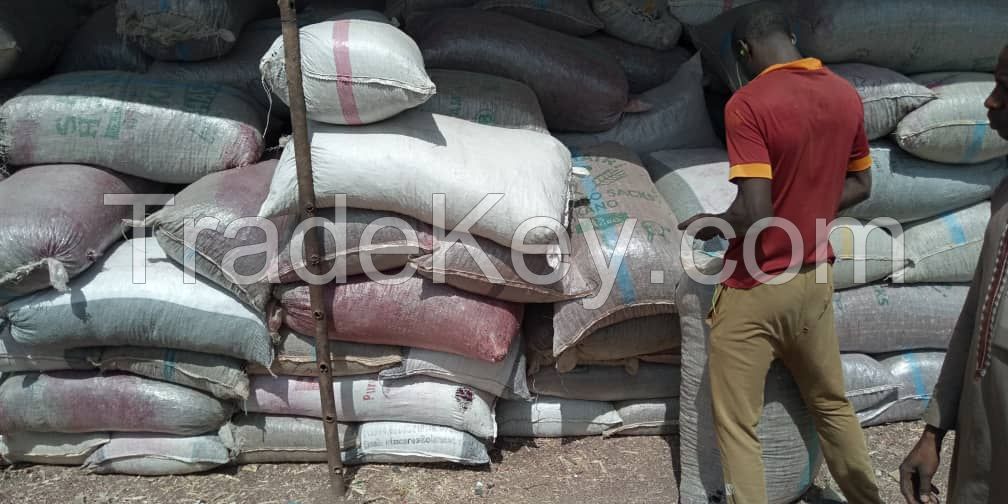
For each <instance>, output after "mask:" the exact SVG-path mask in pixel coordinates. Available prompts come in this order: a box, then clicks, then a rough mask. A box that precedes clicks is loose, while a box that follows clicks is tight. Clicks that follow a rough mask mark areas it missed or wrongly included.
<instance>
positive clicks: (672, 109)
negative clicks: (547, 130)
mask: <svg viewBox="0 0 1008 504" xmlns="http://www.w3.org/2000/svg"><path fill="white" fill-rule="evenodd" d="M637 101H638V102H640V103H644V104H646V105H647V107H646V108H647V110H646V111H645V112H640V113H635V114H626V115H624V116H623V118H622V119H621V120H620V121H619V123H618V124H616V125H615V126H614V127H613V128H612V129H610V130H608V131H605V132H602V133H594V134H576V133H572V134H557V138H559V139H560V140H561V141H562V142H564V143H565V144H566V145H568V146H571V147H577V148H586V147H590V146H592V145H595V144H598V143H602V142H615V143H618V144H621V145H623V146H625V147H627V148H629V149H631V150H632V151H634V152H636V153H637V155H639V156H642V157H643V156H646V155H647V154H649V153H652V152H655V151H661V150H667V149H688V148H699V147H716V146H718V145H720V142H719V141H718V139H717V137H716V136H714V127H713V126H711V122H710V117H709V116H708V114H707V106H706V102H705V101H704V94H703V67H702V66H701V65H700V56H699V55H696V56H693V58H691V59H690V60H689V61H687V62H686V63H684V64H683V65H682V66H680V67H679V70H678V71H677V72H676V74H675V77H673V78H672V80H670V81H668V82H666V83H665V84H662V85H661V86H658V87H657V88H654V89H652V90H650V91H648V92H646V93H644V94H643V95H641V96H640V97H638V98H637Z"/></svg>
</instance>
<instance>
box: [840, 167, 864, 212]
mask: <svg viewBox="0 0 1008 504" xmlns="http://www.w3.org/2000/svg"><path fill="white" fill-rule="evenodd" d="M871 184H872V179H871V170H861V171H853V172H852V171H848V172H847V178H846V179H845V180H844V188H843V194H842V195H841V196H840V208H839V209H838V211H841V212H842V211H844V210H846V209H848V208H850V207H852V206H854V205H857V204H858V203H861V202H862V201H864V200H866V199H868V198H869V197H870V196H871Z"/></svg>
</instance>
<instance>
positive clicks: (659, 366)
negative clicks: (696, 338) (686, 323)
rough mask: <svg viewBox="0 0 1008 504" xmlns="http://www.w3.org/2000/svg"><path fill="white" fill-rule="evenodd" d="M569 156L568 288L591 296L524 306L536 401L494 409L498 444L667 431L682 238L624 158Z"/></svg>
mask: <svg viewBox="0 0 1008 504" xmlns="http://www.w3.org/2000/svg"><path fill="white" fill-rule="evenodd" d="M578 154H579V155H578V156H576V157H575V158H574V165H575V174H576V175H575V179H576V183H577V188H576V192H575V193H574V196H573V199H574V201H575V211H574V219H575V221H574V222H573V223H572V226H571V227H572V229H573V230H574V233H573V236H572V247H571V265H572V269H573V270H574V271H575V272H576V273H577V275H576V276H571V278H574V279H578V278H580V279H581V280H583V281H587V282H588V283H589V284H590V285H594V286H596V288H595V289H593V293H592V294H591V295H589V297H585V298H582V299H573V300H564V301H559V302H557V303H555V304H553V305H532V306H529V307H527V310H528V311H527V314H526V320H525V325H524V327H525V333H526V335H527V337H528V355H529V362H530V378H529V389H530V391H531V392H532V393H533V394H534V395H535V400H534V401H533V402H531V403H530V402H522V401H502V402H501V403H500V405H499V408H498V422H499V425H500V429H501V435H504V436H591V435H598V434H645V433H646V434H658V433H670V432H674V431H675V427H676V425H677V424H678V413H677V408H678V396H679V367H678V363H679V359H680V349H679V337H678V333H679V322H678V319H677V318H676V315H675V314H676V308H675V301H674V296H675V286H676V284H677V283H678V281H679V278H680V277H681V275H682V269H681V266H680V264H679V257H678V253H676V252H675V250H676V248H675V247H677V246H678V243H679V241H680V239H681V235H680V233H679V232H678V231H677V230H676V222H675V220H674V218H673V217H672V212H671V210H670V209H669V208H668V206H667V205H666V204H665V202H664V201H663V200H662V198H661V196H660V195H659V194H658V191H657V190H656V188H655V187H654V184H653V183H652V182H651V181H650V179H649V178H648V175H647V172H646V171H645V170H644V168H643V167H642V166H641V163H640V161H639V160H638V159H637V156H636V155H635V154H634V153H633V152H632V151H630V150H628V149H627V148H625V147H622V146H619V145H616V144H602V145H599V146H595V147H592V148H589V149H588V150H586V151H584V152H578ZM631 226H632V227H631ZM614 261H616V262H614Z"/></svg>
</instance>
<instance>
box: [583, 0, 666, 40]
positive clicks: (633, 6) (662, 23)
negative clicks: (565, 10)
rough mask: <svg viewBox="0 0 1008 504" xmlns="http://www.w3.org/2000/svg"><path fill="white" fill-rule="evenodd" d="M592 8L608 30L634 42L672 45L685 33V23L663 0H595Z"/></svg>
mask: <svg viewBox="0 0 1008 504" xmlns="http://www.w3.org/2000/svg"><path fill="white" fill-rule="evenodd" d="M592 9H594V10H595V14H598V16H599V18H601V19H602V22H603V23H604V24H605V28H604V30H605V32H606V33H608V34H610V35H612V36H614V37H616V38H618V39H620V40H625V41H627V42H629V43H631V44H635V45H639V46H644V47H649V48H651V49H658V50H661V51H664V50H668V49H672V48H673V47H675V46H676V43H678V42H679V37H680V36H681V35H682V24H680V23H679V21H678V20H676V18H674V17H672V15H671V14H670V13H669V12H668V10H667V9H665V6H664V5H662V4H661V2H656V1H650V0H592Z"/></svg>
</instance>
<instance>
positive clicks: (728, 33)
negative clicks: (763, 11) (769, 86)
mask: <svg viewBox="0 0 1008 504" xmlns="http://www.w3.org/2000/svg"><path fill="white" fill-rule="evenodd" d="M685 1H689V0H685ZM701 1H704V2H707V0H701ZM715 1H716V0H715ZM793 1H800V0H781V1H777V2H773V1H759V2H757V1H754V0H740V1H737V2H735V3H736V4H738V7H735V8H730V6H728V8H725V6H724V3H723V2H720V1H718V2H717V3H718V4H719V6H718V7H717V9H718V10H721V9H723V11H724V12H723V13H720V14H715V16H716V17H714V16H711V17H712V19H707V20H703V21H700V22H690V21H686V20H683V19H682V18H679V19H680V21H683V22H684V23H686V24H687V25H689V28H688V32H689V38H690V41H691V42H692V43H693V46H694V47H696V48H697V50H698V51H699V52H700V54H701V55H703V64H704V67H705V68H706V69H707V70H708V71H709V72H710V73H711V74H712V75H714V76H716V77H717V78H718V79H719V80H720V81H721V82H722V83H724V84H725V85H727V86H728V88H729V89H731V90H737V89H738V88H740V87H742V86H743V85H745V84H746V83H747V82H749V78H748V76H747V75H746V72H745V69H744V67H743V66H742V65H741V64H740V63H739V62H738V60H737V59H736V57H735V49H734V47H733V46H732V31H733V30H734V29H735V26H736V24H738V23H739V22H740V20H742V19H745V18H746V17H747V16H749V15H750V14H751V13H753V12H754V11H756V10H758V9H760V8H761V6H763V5H764V4H767V3H776V4H778V5H780V6H781V7H782V8H783V9H784V10H785V12H791V5H790V3H791V2H793ZM676 3H680V2H677V0H670V5H672V14H673V15H675V16H677V17H678V15H677V8H676V7H675V5H674V4H676ZM708 3H709V2H708ZM743 4H745V5H743ZM686 10H687V7H685V6H683V7H680V8H678V12H680V13H682V12H684V11H686ZM704 17H706V16H704Z"/></svg>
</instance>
